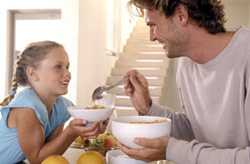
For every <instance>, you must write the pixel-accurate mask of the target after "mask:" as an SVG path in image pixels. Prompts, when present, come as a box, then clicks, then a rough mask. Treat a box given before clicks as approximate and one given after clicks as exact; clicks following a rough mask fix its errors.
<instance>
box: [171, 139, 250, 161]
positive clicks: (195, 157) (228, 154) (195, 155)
mask: <svg viewBox="0 0 250 164" xmlns="http://www.w3.org/2000/svg"><path fill="white" fill-rule="evenodd" d="M166 159H167V160H170V161H174V162H176V163H177V164H179V163H180V164H182V163H185V164H194V163H196V164H247V163H250V147H236V148H231V149H220V148H216V147H214V146H213V145H211V144H208V143H200V142H198V141H197V140H193V141H191V142H187V141H183V140H178V139H175V138H170V139H169V140H168V146H167V151H166Z"/></svg>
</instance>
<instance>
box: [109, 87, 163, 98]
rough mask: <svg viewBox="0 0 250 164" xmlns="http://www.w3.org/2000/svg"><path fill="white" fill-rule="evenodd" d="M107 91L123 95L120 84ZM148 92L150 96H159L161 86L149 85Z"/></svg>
mask: <svg viewBox="0 0 250 164" xmlns="http://www.w3.org/2000/svg"><path fill="white" fill-rule="evenodd" d="M109 93H113V94H116V95H121V96H125V93H124V88H123V86H122V85H121V86H118V87H115V88H113V89H111V90H110V91H109ZM149 93H150V95H151V96H158V97H159V96H161V87H160V86H149Z"/></svg>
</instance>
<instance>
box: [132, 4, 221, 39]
mask: <svg viewBox="0 0 250 164" xmlns="http://www.w3.org/2000/svg"><path fill="white" fill-rule="evenodd" d="M129 5H135V6H136V7H138V8H140V9H155V10H159V11H161V12H163V13H164V14H165V16H166V17H170V16H172V15H173V14H174V12H175V9H176V7H177V6H178V5H183V6H184V7H185V8H186V9H187V12H188V15H189V17H190V18H191V19H192V20H193V21H195V22H196V23H197V25H198V26H199V27H203V28H205V29H206V30H207V31H208V32H209V33H211V34H216V33H221V32H225V31H226V30H225V27H224V24H225V22H226V21H225V16H224V15H225V14H224V6H223V5H222V3H221V1H220V0H130V1H129Z"/></svg>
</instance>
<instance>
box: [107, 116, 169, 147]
mask: <svg viewBox="0 0 250 164" xmlns="http://www.w3.org/2000/svg"><path fill="white" fill-rule="evenodd" d="M170 129H171V120H170V119H168V118H165V117H155V116H123V117H117V118H115V119H113V120H112V123H111V131H112V134H113V135H114V137H115V138H116V139H117V140H118V141H119V142H120V143H122V144H123V145H125V146H127V147H130V148H142V147H141V146H139V145H137V144H135V143H134V139H135V138H136V137H143V138H158V137H163V136H169V134H170Z"/></svg>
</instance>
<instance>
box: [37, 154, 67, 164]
mask: <svg viewBox="0 0 250 164" xmlns="http://www.w3.org/2000/svg"><path fill="white" fill-rule="evenodd" d="M42 164H69V162H68V161H67V160H66V159H65V158H64V157H63V156H60V155H51V156H49V157H47V158H46V159H45V160H43V161H42Z"/></svg>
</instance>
